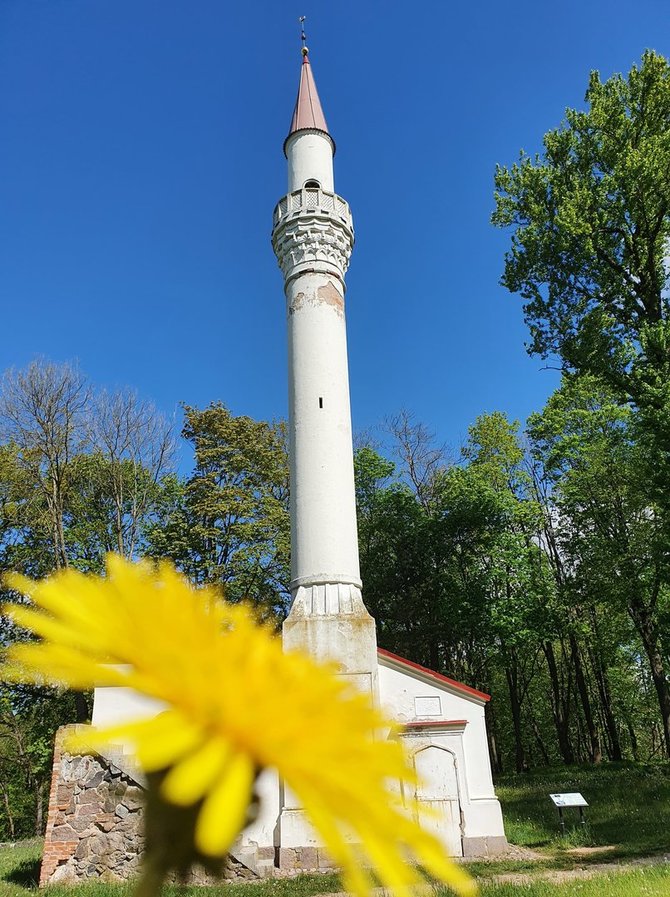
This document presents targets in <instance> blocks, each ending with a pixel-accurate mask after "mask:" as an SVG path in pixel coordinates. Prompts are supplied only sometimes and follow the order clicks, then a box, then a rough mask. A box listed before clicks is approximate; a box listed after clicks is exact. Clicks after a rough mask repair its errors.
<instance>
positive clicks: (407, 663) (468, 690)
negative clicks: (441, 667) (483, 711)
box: [377, 648, 491, 701]
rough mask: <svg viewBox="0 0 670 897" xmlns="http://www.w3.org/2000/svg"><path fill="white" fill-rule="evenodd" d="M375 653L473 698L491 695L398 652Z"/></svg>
mask: <svg viewBox="0 0 670 897" xmlns="http://www.w3.org/2000/svg"><path fill="white" fill-rule="evenodd" d="M377 653H378V654H381V655H382V657H388V658H389V660H394V661H395V662H396V663H397V664H399V665H400V666H404V667H408V668H409V669H411V670H418V671H419V672H420V673H423V674H424V676H428V677H429V678H431V679H436V680H437V681H438V682H445V683H446V684H447V685H450V686H451V687H452V688H454V689H456V691H462V692H464V693H465V694H467V695H472V696H473V697H475V698H479V699H480V700H481V701H490V700H491V695H487V694H486V692H485V691H479V690H478V689H476V688H472V687H471V686H469V685H465V683H464V682H457V681H456V680H455V679H450V678H449V677H448V676H443V675H442V673H436V672H435V670H430V669H428V667H422V666H421V664H420V663H414V661H412V660H407V658H405V657H400V655H399V654H393V652H392V651H387V650H386V648H377Z"/></svg>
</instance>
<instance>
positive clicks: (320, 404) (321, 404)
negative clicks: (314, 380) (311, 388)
mask: <svg viewBox="0 0 670 897" xmlns="http://www.w3.org/2000/svg"><path fill="white" fill-rule="evenodd" d="M319 408H323V398H322V397H321V396H319Z"/></svg>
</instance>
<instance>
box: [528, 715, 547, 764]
mask: <svg viewBox="0 0 670 897" xmlns="http://www.w3.org/2000/svg"><path fill="white" fill-rule="evenodd" d="M530 726H531V729H532V730H533V735H534V736H535V741H536V742H537V746H538V747H539V749H540V753H541V754H542V762H543V763H544V765H545V766H549V752H548V751H547V747H546V745H545V743H544V739H543V738H542V732H541V731H540V727H539V726H538V724H537V720H536V719H535V714H534V713H531V716H530Z"/></svg>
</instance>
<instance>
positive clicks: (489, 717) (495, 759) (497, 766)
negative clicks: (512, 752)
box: [484, 704, 503, 773]
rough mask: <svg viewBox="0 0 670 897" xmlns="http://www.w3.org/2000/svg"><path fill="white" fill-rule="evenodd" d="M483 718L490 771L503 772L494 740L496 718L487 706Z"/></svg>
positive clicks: (496, 743) (488, 705)
mask: <svg viewBox="0 0 670 897" xmlns="http://www.w3.org/2000/svg"><path fill="white" fill-rule="evenodd" d="M484 716H485V718H486V734H487V736H488V741H489V758H490V760H491V769H492V770H493V772H495V773H501V772H502V771H503V765H502V758H501V756H500V753H499V752H498V742H497V740H496V729H497V726H496V718H495V714H494V712H493V710H492V709H491V705H490V704H487V705H486V707H485V708H484Z"/></svg>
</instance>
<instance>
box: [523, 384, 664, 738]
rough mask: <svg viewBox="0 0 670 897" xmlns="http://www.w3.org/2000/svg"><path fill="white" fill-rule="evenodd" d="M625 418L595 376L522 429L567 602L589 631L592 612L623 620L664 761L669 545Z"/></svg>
mask: <svg viewBox="0 0 670 897" xmlns="http://www.w3.org/2000/svg"><path fill="white" fill-rule="evenodd" d="M632 417H633V412H632V411H631V409H630V408H629V407H627V406H625V405H621V404H620V403H619V401H618V396H616V394H613V393H612V391H611V390H609V389H608V388H607V387H605V386H603V385H602V383H601V382H599V381H598V380H596V379H595V378H593V377H569V378H566V379H565V380H564V383H563V385H562V387H561V388H560V389H559V390H557V391H556V393H554V395H553V396H552V397H551V398H550V399H549V401H548V403H547V406H546V408H545V409H544V411H543V412H542V414H541V415H540V414H538V415H533V416H531V419H530V423H529V430H530V435H531V439H532V441H533V451H534V453H535V456H536V457H539V458H541V459H542V463H543V465H544V467H545V470H546V471H547V473H548V475H549V476H550V477H551V478H552V479H553V483H554V496H555V502H556V508H557V513H558V520H559V525H558V529H559V535H558V541H559V548H558V550H559V553H561V555H562V556H564V557H565V558H566V560H567V562H568V564H569V568H570V569H569V574H568V576H569V580H570V590H571V595H572V601H573V604H577V605H579V604H582V605H583V604H584V603H585V602H586V606H587V608H589V613H590V614H591V616H592V619H593V621H594V623H597V618H598V616H599V615H600V614H599V611H598V606H601V607H602V606H603V605H604V607H605V613H606V614H608V615H610V616H611V615H613V614H614V615H616V614H621V613H622V612H623V613H625V614H627V615H628V616H629V618H630V620H631V622H632V624H633V626H634V628H635V631H636V632H637V635H638V637H639V639H640V642H641V645H642V647H643V650H644V653H645V655H646V657H647V660H648V664H649V671H650V674H651V678H652V681H653V685H654V689H655V691H656V696H657V701H658V707H659V709H660V714H661V719H662V727H663V738H664V742H665V750H666V753H667V754H668V755H670V689H669V687H668V678H667V672H666V668H667V656H668V645H667V644H666V639H667V626H665V625H664V620H667V614H668V598H669V591H668V586H667V576H668V570H667V565H668V552H667V542H666V539H665V533H664V531H663V527H662V520H661V515H660V514H659V511H658V507H657V506H656V505H655V504H654V503H652V502H650V500H649V497H648V495H647V489H646V477H645V471H646V469H647V467H648V458H646V457H645V446H644V445H641V444H640V443H639V442H637V441H636V440H635V439H634V438H633V437H634V433H633V432H632V428H631V418H632ZM596 669H597V667H596ZM600 681H601V683H602V684H603V686H604V685H605V682H604V680H600Z"/></svg>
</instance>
